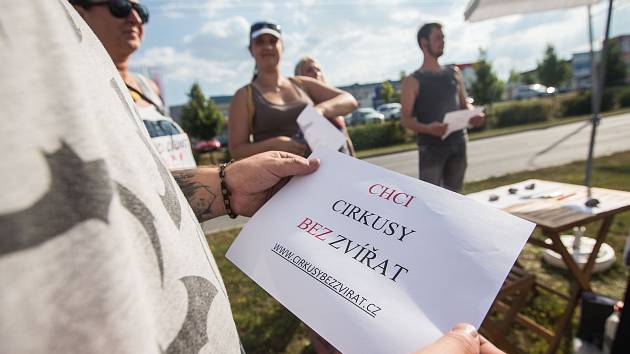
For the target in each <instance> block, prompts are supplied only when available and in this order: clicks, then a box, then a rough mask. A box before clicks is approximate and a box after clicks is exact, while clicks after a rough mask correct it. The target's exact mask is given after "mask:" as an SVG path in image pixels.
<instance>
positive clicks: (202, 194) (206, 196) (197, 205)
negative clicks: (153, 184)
mask: <svg viewBox="0 0 630 354" xmlns="http://www.w3.org/2000/svg"><path fill="white" fill-rule="evenodd" d="M196 176H197V171H196V170H182V171H174V172H173V177H175V181H176V182H177V184H178V185H179V187H180V188H181V190H182V192H183V193H184V196H186V199H187V200H188V203H189V204H190V206H191V207H192V210H193V212H194V213H195V216H196V217H197V219H198V220H199V222H203V221H205V220H208V219H210V218H211V217H212V204H214V201H215V200H216V198H217V195H216V194H215V193H213V192H212V190H211V189H210V187H209V186H206V185H203V184H201V183H199V182H198V181H196V180H195V177H196Z"/></svg>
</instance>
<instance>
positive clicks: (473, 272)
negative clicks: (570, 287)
mask: <svg viewBox="0 0 630 354" xmlns="http://www.w3.org/2000/svg"><path fill="white" fill-rule="evenodd" d="M312 157H318V158H320V160H321V166H320V168H319V169H318V170H317V171H316V172H315V173H313V174H311V175H309V176H304V177H294V178H293V179H292V180H291V181H290V182H289V183H288V184H287V185H286V186H285V187H284V188H283V189H282V190H280V191H279V192H278V193H277V194H276V195H275V196H274V197H273V198H272V199H271V200H270V201H269V202H268V203H267V204H265V205H264V206H263V207H262V208H261V209H260V210H259V211H258V212H257V213H256V214H255V215H254V217H253V218H252V219H251V220H250V221H249V223H248V224H247V225H246V226H245V227H244V228H243V230H242V231H241V234H240V235H239V237H238V238H237V239H236V241H235V242H234V243H233V245H232V246H231V248H230V250H229V251H228V253H227V257H228V258H229V259H230V260H231V261H232V262H234V263H235V264H236V265H237V266H238V267H239V268H240V269H241V270H242V271H243V272H245V273H246V274H247V275H248V276H249V277H251V278H252V279H254V281H256V282H257V283H258V284H259V285H260V286H262V287H263V288H264V289H265V290H266V291H267V292H269V293H270V294H271V295H272V296H273V297H274V298H276V299H277V300H278V301H280V302H281V303H282V304H283V305H284V306H286V307H287V308H288V309H289V310H291V311H292V312H293V313H295V314H296V315H297V316H298V317H299V318H300V319H302V321H304V322H305V323H306V324H307V325H309V326H310V327H311V328H313V329H314V330H315V331H316V332H317V333H319V334H320V335H321V336H322V337H324V338H325V339H326V340H328V341H329V342H330V343H331V344H332V345H334V346H335V347H336V348H338V349H339V350H340V351H342V352H343V353H385V352H386V353H410V352H413V351H415V350H418V349H419V348H422V347H424V346H426V345H428V344H430V343H431V342H433V341H435V340H436V339H438V338H439V337H440V336H441V335H442V334H443V333H446V332H448V331H449V330H450V329H451V328H452V326H453V325H455V324H456V323H459V322H462V321H463V322H468V323H471V324H473V325H474V326H479V325H480V324H481V322H482V320H483V318H484V317H485V315H486V313H487V311H488V309H489V308H490V305H491V304H492V302H493V300H494V298H495V296H496V294H497V292H498V290H499V288H500V286H501V284H502V283H503V281H504V279H505V277H506V275H507V274H508V272H509V270H510V268H511V266H512V264H513V263H514V260H515V259H516V257H517V256H518V254H519V253H520V250H521V249H522V247H523V245H524V244H525V241H526V240H527V238H528V237H529V235H530V234H531V231H532V230H533V227H534V224H532V223H530V222H527V221H525V220H522V219H519V218H516V217H514V216H512V215H509V214H507V213H505V212H502V211H499V210H496V209H493V208H490V207H486V206H484V205H481V204H480V203H478V202H476V201H474V200H471V199H469V198H467V197H465V196H462V195H459V194H455V193H452V192H449V191H447V190H445V189H442V188H439V187H436V186H433V185H430V184H428V183H424V182H421V181H418V180H416V179H413V178H410V177H407V176H402V175H399V174H396V173H394V172H391V171H387V170H385V169H382V168H380V167H376V166H373V165H370V164H368V163H366V162H364V161H361V160H357V159H353V158H351V157H348V156H346V155H343V154H340V153H337V152H334V151H331V150H328V149H325V148H318V149H316V150H315V152H314V153H313V155H312Z"/></svg>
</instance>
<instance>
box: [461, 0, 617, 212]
mask: <svg viewBox="0 0 630 354" xmlns="http://www.w3.org/2000/svg"><path fill="white" fill-rule="evenodd" d="M600 1H601V0H470V2H469V3H468V6H466V10H465V11H464V18H465V19H466V21H470V22H477V21H482V20H487V19H491V18H496V17H501V16H507V15H515V14H525V13H531V12H540V11H547V10H556V9H566V8H571V7H576V6H588V11H589V12H588V13H589V16H588V17H589V40H590V48H591V61H592V60H593V58H594V55H593V31H592V25H591V16H590V6H591V5H594V4H596V3H598V2H600ZM612 7H613V0H608V15H607V18H606V33H605V35H604V43H603V46H602V52H601V64H600V65H599V67H597V66H595V65H592V70H591V78H592V80H591V82H592V93H593V94H592V105H591V107H592V112H593V115H592V118H591V124H592V129H591V141H590V145H589V152H588V158H587V161H586V167H585V177H584V185H585V186H586V187H587V188H588V193H589V197H590V187H591V171H592V161H593V148H594V144H595V133H596V132H597V125H598V124H599V109H600V106H601V100H602V93H603V87H604V77H605V75H604V73H605V72H606V56H607V54H608V36H609V33H610V19H611V17H612ZM593 202H595V203H597V201H591V200H589V203H593Z"/></svg>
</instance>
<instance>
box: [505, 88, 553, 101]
mask: <svg viewBox="0 0 630 354" xmlns="http://www.w3.org/2000/svg"><path fill="white" fill-rule="evenodd" d="M554 93H556V88H555V87H551V86H549V87H547V86H545V85H541V84H533V85H522V86H518V87H517V88H516V89H515V90H514V93H513V94H512V98H513V99H515V100H521V99H524V98H532V97H545V96H550V95H553V94H554Z"/></svg>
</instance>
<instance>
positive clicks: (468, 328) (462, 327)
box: [451, 323, 478, 338]
mask: <svg viewBox="0 0 630 354" xmlns="http://www.w3.org/2000/svg"><path fill="white" fill-rule="evenodd" d="M451 332H453V333H457V334H461V335H465V336H471V337H472V338H476V337H477V335H478V334H477V329H476V328H475V326H473V325H471V324H468V323H459V324H456V325H455V327H453V329H452V330H451Z"/></svg>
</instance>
